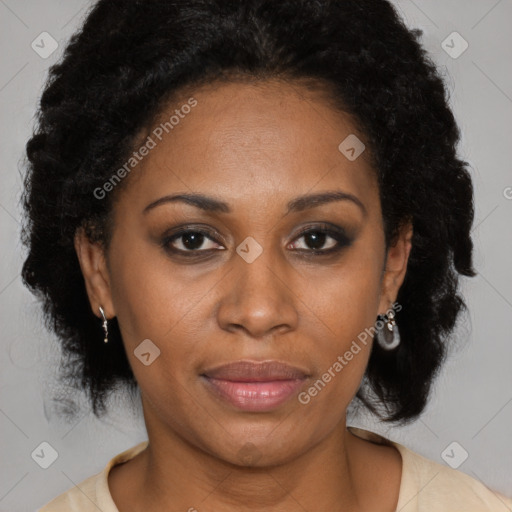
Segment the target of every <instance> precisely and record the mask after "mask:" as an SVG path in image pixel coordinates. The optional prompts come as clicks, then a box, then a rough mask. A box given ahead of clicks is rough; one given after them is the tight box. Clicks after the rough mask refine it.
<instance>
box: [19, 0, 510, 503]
mask: <svg viewBox="0 0 512 512" xmlns="http://www.w3.org/2000/svg"><path fill="white" fill-rule="evenodd" d="M419 35H420V34H419V32H411V31H408V30H407V28H406V27H405V26H404V25H403V23H402V22H401V21H400V19H399V17H398V16H397V14H396V12H395V11H394V9H393V8H392V6H391V5H390V4H389V3H388V2H386V1H384V0H371V1H367V2H357V1H355V0H343V1H342V0H340V1H336V2H334V1H329V0H316V1H312V0H311V1H305V0H304V1H296V0H295V1H281V2H273V1H268V0H247V1H244V2H236V1H226V0H192V1H190V0H187V1H184V0H179V1H172V2H169V1H164V0H145V1H144V2H141V1H137V0H123V1H118V0H116V1H114V0H100V1H99V2H98V3H97V4H96V5H95V6H94V8H93V9H92V10H91V12H90V13H89V16H88V17H87V20H86V22H85V24H84V26H83V29H82V30H81V31H80V33H78V34H77V35H75V36H74V37H73V39H72V40H71V42H70V44H69V46H68V47H67V49H66V52H65V55H64V58H63V60H62V62H61V63H59V64H58V65H56V66H54V67H53V68H52V69H51V72H50V79H49V82H48V84H47V86H46V89H45V91H44V93H43V96H42V99H41V107H40V112H39V124H38V127H37V130H36V133H35V134H34V136H33V137H32V139H31V140H30V141H29V142H28V144H27V154H28V158H29V169H28V174H27V179H26V194H25V208H26V212H27V217H28V219H29V222H28V225H27V227H26V234H25V241H26V243H27V245H28V246H29V254H28V257H27V260H26V261H25V264H24V268H23V277H24V280H25V282H26V284H27V285H28V286H29V287H30V288H31V289H32V290H34V291H35V292H38V293H40V294H41V296H42V298H43V300H44V304H45V308H46V309H45V311H46V313H47V317H48V320H49V324H50V325H52V326H53V328H54V330H55V332H56V333H57V334H58V335H59V336H60V338H61V340H62V343H63V347H64V349H65V350H66V352H67V353H68V354H69V356H70V357H69V367H68V368H67V376H68V378H70V379H72V380H73V381H74V382H75V383H76V384H77V385H80V384H83V386H84V388H85V389H86V391H87V392H88V394H89V397H90V399H91V404H92V407H93V411H94V413H95V414H96V415H98V416H99V415H101V414H103V413H104V412H105V399H106V397H107V395H108V394H109V392H110V391H112V390H113V389H115V386H116V385H118V384H120V383H122V384H124V385H126V386H127V387H128V388H129V389H130V390H132V391H135V390H136V389H140V393H141V399H142V407H143V411H144V419H145V424H146V427H147V432H148V441H146V442H143V443H140V444H139V445H137V446H135V447H133V448H131V449H129V450H127V451H125V452H123V453H121V454H119V455H118V456H116V457H114V458H113V459H112V460H111V461H110V462H108V464H107V466H106V467H105V469H104V471H103V472H101V473H100V474H98V475H93V476H91V477H90V478H88V479H87V480H86V481H84V482H82V483H81V484H80V485H79V486H78V487H75V488H72V489H70V490H69V491H67V492H65V493H64V494H62V495H61V496H58V497H57V498H55V499H54V500H52V501H51V502H50V503H48V504H47V505H45V506H43V507H42V508H41V509H40V510H41V511H42V512H56V511H61V510H62V511H64V510H66V511H81V512H82V511H89V510H98V509H99V510H102V511H103V512H113V511H116V510H117V511H120V512H127V511H143V510H144V511H145V510H151V511H160V510H162V511H163V510H189V511H193V510H199V511H217V512H218V511H235V510H236V511H243V510H269V511H295V510H297V511H298V510H310V511H313V510H314V511H324V510H343V511H345V512H346V511H350V512H356V511H357V512H359V511H372V512H381V511H382V512H391V511H395V510H400V511H403V512H409V511H413V510H414V511H429V512H436V511H448V510H449V511H451V512H453V511H456V510H464V511H466V512H467V511H479V512H482V511H487V510H488V511H491V510H492V511H498V510H509V509H510V507H511V506H512V501H511V500H509V499H508V498H507V497H505V496H503V495H500V494H499V493H497V492H494V491H492V490H490V489H488V488H486V487H485V486H484V485H483V484H482V483H480V482H478V481H477V480H475V479H473V478H471V477H470V476H468V475H466V474H464V473H462V472H459V471H456V470H453V469H451V468H449V467H448V466H443V465H440V464H437V463H435V462H433V461H429V460H427V459H425V458H423V457H421V456H420V455H419V454H416V453H414V452H412V451H411V450H409V449H408V448H406V447H405V446H403V445H400V444H398V443H394V442H391V441H389V440H387V439H385V438H383V437H381V436H379V435H377V434H374V433H372V432H369V431H365V430H362V429H354V428H350V427H347V425H346V411H347V408H348V406H349V404H350V403H351V401H352V400H353V399H354V398H356V400H358V401H360V402H361V403H362V404H364V405H365V406H366V407H367V408H368V409H369V410H370V411H372V412H373V413H375V414H377V415H378V416H379V417H381V418H382V419H383V420H385V421H388V422H394V423H398V424H405V423H407V422H410V421H413V420H414V419H415V418H417V417H418V416H419V415H420V413H421V412H422V411H423V409H424V407H425V405H426V403H427V400H428V395H429V390H430V388H431V385H432V382H433V378H434V377H435V375H436V373H437V371H438V370H439V367H440V365H441V363H442V361H443V359H444V357H445V354H446V350H447V341H448V336H449V334H450V333H451V331H452V329H453V327H454V324H455V321H456V318H457V316H458V315H459V313H460V312H461V311H462V310H463V308H464V306H465V305H464V301H463V299H462V297H461V296H460V295H459V293H458V277H459V275H463V276H473V275H475V272H474V269H473V268H472V242H471V238H470V230H471V225H472V221H473V202H472V201H473V193H472V184H471V179H470V176H469V173H468V172H467V170H466V166H467V164H466V163H465V162H464V161H461V160H460V159H458V158H457V155H456V145H457V142H458V140H459V131H458V128H457V125H456V123H455V120H454V118H453V115H452V113H451V111H450V109H449V107H448V104H447V99H446V94H445V89H444V85H443V82H442V80H441V79H440V77H439V75H438V74H437V71H436V69H435V67H434V66H433V64H432V63H431V62H430V60H429V59H428V57H427V56H426V55H425V53H424V51H423V50H422V48H421V46H420V44H419V42H418V39H419ZM500 507H501V508H500ZM507 507H508V509H507Z"/></svg>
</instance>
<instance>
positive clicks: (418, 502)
mask: <svg viewBox="0 0 512 512" xmlns="http://www.w3.org/2000/svg"><path fill="white" fill-rule="evenodd" d="M394 444H395V445H396V447H397V448H398V450H399V451H400V453H401V455H402V460H403V461H404V462H403V474H402V484H401V492H400V500H401V502H402V503H400V502H399V506H398V509H399V510H400V511H401V512H412V511H418V512H423V511H425V512H426V511H427V510H428V511H429V512H430V511H431V512H434V511H435V512H457V511H459V510H460V511H461V512H462V511H464V512H511V511H512V499H510V498H507V497H506V496H503V495H502V494H500V493H499V492H497V491H493V490H492V489H489V488H488V487H486V486H485V485H484V484H483V483H482V482H480V481H479V480H477V479H476V478H473V477H471V476H470V475H468V474H466V473H464V472H462V471H459V470H456V469H452V468H451V467H449V466H445V465H443V464H439V463H437V462H435V461H432V460H430V459H427V458H425V457H423V456H422V455H420V454H418V453H416V452H413V451H412V450H410V449H408V448H406V447H405V446H403V445H400V444H398V443H394Z"/></svg>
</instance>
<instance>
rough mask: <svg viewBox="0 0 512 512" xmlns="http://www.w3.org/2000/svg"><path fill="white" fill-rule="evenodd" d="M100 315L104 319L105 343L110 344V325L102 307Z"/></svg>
mask: <svg viewBox="0 0 512 512" xmlns="http://www.w3.org/2000/svg"><path fill="white" fill-rule="evenodd" d="M100 313H101V316H102V317H103V330H104V331H105V339H104V340H103V341H104V342H105V343H108V324H107V319H106V317H105V312H104V311H103V308H102V307H101V306H100Z"/></svg>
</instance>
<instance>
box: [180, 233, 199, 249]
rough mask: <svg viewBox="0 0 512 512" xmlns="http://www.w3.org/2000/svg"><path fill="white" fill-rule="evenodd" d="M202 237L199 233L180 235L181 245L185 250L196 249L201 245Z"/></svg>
mask: <svg viewBox="0 0 512 512" xmlns="http://www.w3.org/2000/svg"><path fill="white" fill-rule="evenodd" d="M203 238H204V235H202V234H201V233H185V234H184V235H182V240H183V245H184V246H185V247H186V248H187V249H190V250H192V249H198V248H199V247H201V245H203Z"/></svg>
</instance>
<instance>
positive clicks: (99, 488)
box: [96, 426, 411, 512]
mask: <svg viewBox="0 0 512 512" xmlns="http://www.w3.org/2000/svg"><path fill="white" fill-rule="evenodd" d="M347 430H349V431H350V432H351V433H352V434H353V435H355V436H356V437H359V438H360V439H364V440H365V441H370V442H372V443H374V444H380V445H386V446H393V447H395V448H396V449H397V450H398V452H399V453H400V456H401V457H402V474H401V477H400V489H399V493H398V503H397V506H396V510H401V509H402V508H403V507H404V505H405V503H404V501H405V494H404V489H406V488H407V486H410V484H411V482H410V480H409V479H410V475H409V471H408V469H409V454H408V451H409V450H408V448H407V447H405V446H403V445H402V444H400V443H397V442H395V441H391V440H390V439H387V438H385V437H383V436H381V435H380V434H377V433H375V432H372V431H370V430H366V429H363V428H360V427H354V426H347ZM148 444H149V440H146V441H142V442H140V443H139V444H137V445H135V446H132V447H131V448H128V449H127V450H124V451H123V452H121V453H119V454H117V455H116V456H115V457H113V458H112V459H111V460H110V461H109V462H108V463H107V465H106V466H105V468H104V469H103V471H102V472H101V474H100V475H99V479H98V480H97V483H96V494H97V496H98V497H101V498H100V499H101V501H102V502H103V503H98V505H99V506H100V508H102V507H101V505H103V506H104V508H105V509H106V510H112V512H119V509H118V508H117V505H116V504H115V502H114V499H113V498H112V494H111V493H110V489H109V487H108V475H109V473H110V470H111V469H112V468H113V467H114V466H117V465H119V464H122V463H124V462H127V461H129V460H131V459H133V458H134V457H135V456H136V455H138V454H139V453H140V452H142V451H143V450H145V449H146V448H147V446H148Z"/></svg>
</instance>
